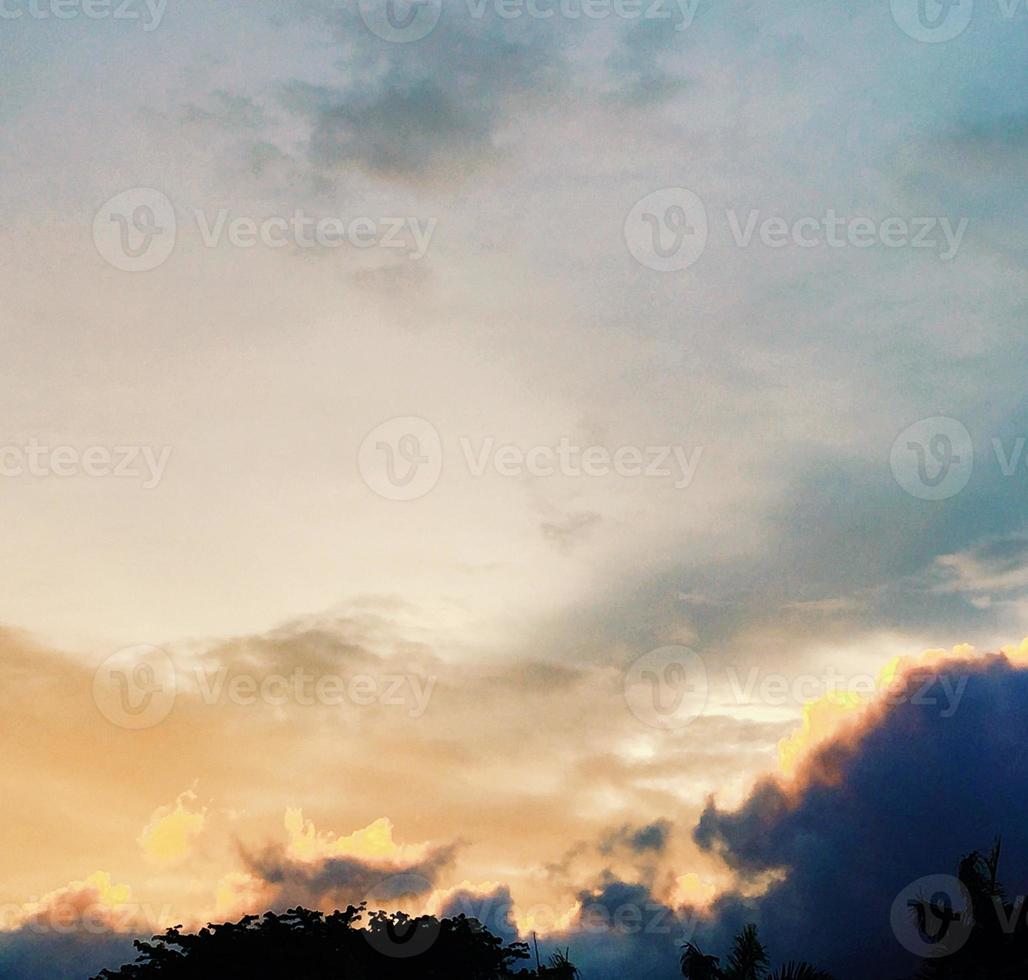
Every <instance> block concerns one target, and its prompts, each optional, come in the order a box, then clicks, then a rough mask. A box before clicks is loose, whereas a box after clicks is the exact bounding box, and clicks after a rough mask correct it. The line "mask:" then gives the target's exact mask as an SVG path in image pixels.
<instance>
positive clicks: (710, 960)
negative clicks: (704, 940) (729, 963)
mask: <svg viewBox="0 0 1028 980" xmlns="http://www.w3.org/2000/svg"><path fill="white" fill-rule="evenodd" d="M721 975H722V974H721V960H720V959H719V958H718V957H716V956H707V955H706V954H705V953H704V952H703V950H701V949H700V948H699V946H696V945H694V944H693V943H686V944H685V945H684V946H683V947H682V976H683V977H687V978H688V980H719V978H720V977H721Z"/></svg>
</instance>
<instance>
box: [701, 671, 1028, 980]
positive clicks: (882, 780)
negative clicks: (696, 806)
mask: <svg viewBox="0 0 1028 980" xmlns="http://www.w3.org/2000/svg"><path fill="white" fill-rule="evenodd" d="M929 676H930V675H921V674H917V673H916V672H915V674H912V675H911V676H910V680H909V681H908V684H907V687H906V691H907V692H908V693H911V694H912V693H914V692H917V691H921V690H922V689H923V696H922V697H920V698H919V699H918V700H920V701H924V702H930V701H931V700H932V699H933V697H934V698H935V699H936V700H937V701H938V703H935V704H932V703H923V704H917V703H913V702H912V703H906V704H902V705H892V706H886V707H884V708H882V709H879V710H877V711H876V712H875V713H874V714H872V716H871V717H870V719H869V722H868V723H867V724H866V727H864V728H863V729H862V730H861V732H860V734H859V736H858V737H845V738H842V737H840V738H838V739H836V740H835V741H832V742H830V743H828V744H827V745H826V746H825V747H823V748H822V749H821V750H820V751H818V752H817V753H816V754H815V755H814V756H813V757H812V759H811V761H810V765H809V768H808V769H807V770H806V772H805V774H804V775H803V776H802V779H803V782H802V784H801V786H800V788H799V790H798V791H797V790H795V788H785V787H783V786H782V785H780V784H779V783H778V782H776V781H775V780H773V779H767V780H764V781H763V782H761V783H759V784H758V785H757V787H756V788H755V789H754V791H753V792H752V794H751V795H750V797H749V799H748V800H747V801H746V802H745V804H744V805H743V806H742V807H741V808H740V809H739V810H737V811H734V812H725V811H722V810H720V809H718V807H717V806H716V804H715V803H714V802H711V803H709V804H708V806H707V808H706V811H705V812H704V813H703V815H702V817H701V819H700V822H699V825H698V826H697V828H696V830H695V832H694V837H695V839H696V841H697V843H699V844H700V845H701V846H702V847H704V848H706V849H708V850H711V851H716V852H717V853H719V854H721V855H722V856H723V857H724V859H725V860H726V861H727V862H728V863H729V864H730V865H731V866H732V867H734V868H736V869H737V870H738V871H740V872H741V873H742V874H743V875H744V876H752V875H754V874H758V873H762V872H770V871H780V872H784V878H783V879H782V880H780V881H779V882H778V883H777V884H775V885H773V886H772V887H771V889H770V890H769V891H768V892H767V893H766V894H765V895H764V896H763V897H761V898H759V899H756V900H750V901H747V900H745V899H742V898H740V897H738V896H727V897H725V898H723V899H722V900H721V901H720V902H719V903H718V905H717V908H716V910H715V913H714V918H713V920H712V922H713V925H712V927H711V929H710V934H709V935H708V936H706V937H705V939H707V940H709V942H710V945H711V946H712V947H718V948H720V947H723V946H724V944H725V943H726V942H727V940H728V938H729V936H730V935H731V933H732V932H733V931H734V930H735V929H737V928H738V927H739V926H740V925H742V924H743V923H744V922H746V921H756V922H758V923H759V925H760V927H761V930H762V934H763V937H764V939H765V940H766V941H767V943H768V944H769V946H770V947H771V948H772V950H773V952H774V953H775V956H776V957H777V958H781V959H784V958H790V957H800V956H802V957H803V958H806V959H810V960H814V961H817V962H819V963H821V964H823V965H824V966H825V967H826V968H828V969H829V970H831V971H832V972H833V973H835V974H836V975H837V976H838V977H839V978H841V980H851V978H852V980H857V978H864V977H868V976H891V975H897V976H898V975H901V974H903V973H904V972H907V973H909V971H910V969H911V968H912V967H913V966H914V964H913V963H912V962H911V961H910V958H909V956H907V954H905V953H904V952H903V950H902V948H901V947H900V945H899V944H898V942H897V941H896V939H895V937H894V936H893V934H892V932H891V928H890V921H889V913H890V909H891V905H892V902H893V901H894V899H895V898H896V896H897V895H898V894H899V893H900V892H901V890H902V889H903V888H904V887H906V886H907V885H909V884H910V883H911V882H913V881H915V880H917V879H919V878H921V877H924V876H926V875H931V874H951V873H953V871H954V870H955V868H956V863H957V861H958V860H959V858H960V857H961V856H963V855H964V854H966V853H968V852H969V851H971V850H973V849H975V848H978V847H985V846H987V845H988V844H989V843H990V842H991V841H992V839H993V838H994V837H995V835H996V834H1003V836H1004V865H1005V872H1006V874H1005V878H1006V881H1007V884H1008V885H1009V887H1010V891H1011V893H1012V894H1023V893H1024V887H1025V886H1026V885H1028V830H1026V829H1025V826H1024V820H1023V814H1024V813H1025V811H1026V809H1028V723H1026V721H1025V719H1026V718H1028V671H1023V670H1017V669H1015V668H1014V667H1013V666H1012V665H1011V664H1010V663H1009V662H1008V661H1007V660H1006V658H1004V657H990V658H989V659H988V660H986V661H978V662H975V663H971V662H959V661H955V662H952V663H949V664H947V665H946V667H945V668H944V669H943V671H942V673H940V674H939V675H938V679H936V680H935V681H934V682H933V684H930V685H929V686H928V687H927V688H925V687H924V684H925V682H926V680H928V679H929ZM943 678H945V679H947V680H948V681H949V682H950V683H951V684H953V683H958V682H959V681H960V680H961V679H962V678H967V686H966V690H965V692H964V694H963V697H962V699H961V701H960V704H959V708H958V710H957V711H956V712H955V713H954V714H953V715H952V716H951V717H943V714H944V713H943V712H942V711H940V708H939V703H942V702H941V698H942V695H941V680H942V679H943Z"/></svg>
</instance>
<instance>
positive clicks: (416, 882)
mask: <svg viewBox="0 0 1028 980" xmlns="http://www.w3.org/2000/svg"><path fill="white" fill-rule="evenodd" d="M455 853H456V845H452V844H451V845H444V846H440V847H438V848H434V849H433V850H431V851H430V852H429V853H428V854H427V855H426V856H425V857H424V858H423V859H422V860H420V861H415V862H410V863H407V864H404V865H400V866H391V867H389V868H383V867H382V866H381V865H376V864H372V863H369V862H366V861H361V860H359V859H358V858H351V857H337V858H336V857H332V858H324V859H321V860H318V861H313V862H306V861H296V860H294V859H292V858H290V857H289V856H288V855H287V854H286V853H285V851H284V850H283V849H282V848H280V847H269V848H267V849H265V850H264V851H262V852H260V853H259V854H247V853H246V852H245V851H244V853H243V859H244V861H245V863H246V866H247V870H248V871H249V872H250V874H252V875H255V876H256V877H257V878H259V879H260V880H261V881H262V882H263V883H264V884H265V885H267V886H269V888H270V890H271V891H270V894H271V897H270V899H269V902H268V904H269V906H270V907H271V908H272V909H273V910H276V911H277V910H281V909H286V908H289V907H291V906H295V905H302V906H305V907H307V908H315V909H323V910H324V909H337V908H345V907H346V906H347V905H357V904H359V903H360V902H363V901H368V902H369V904H372V905H377V906H379V907H383V908H385V907H388V906H389V904H390V903H397V904H402V902H400V901H399V900H400V899H402V898H403V897H404V896H415V897H427V895H428V893H429V892H430V891H431V890H432V889H433V888H434V887H435V886H436V885H437V883H438V879H439V875H440V873H441V872H442V871H445V870H446V869H447V868H448V867H449V866H450V865H451V864H452V862H453V858H454V855H455Z"/></svg>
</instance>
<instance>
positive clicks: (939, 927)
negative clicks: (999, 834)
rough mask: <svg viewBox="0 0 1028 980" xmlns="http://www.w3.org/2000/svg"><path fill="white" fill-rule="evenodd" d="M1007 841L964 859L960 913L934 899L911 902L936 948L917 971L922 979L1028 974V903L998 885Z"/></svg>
mask: <svg viewBox="0 0 1028 980" xmlns="http://www.w3.org/2000/svg"><path fill="white" fill-rule="evenodd" d="M1002 850H1003V847H1002V842H1001V841H1000V840H999V839H997V840H996V842H995V843H994V844H993V846H992V848H991V850H989V851H987V852H986V851H972V852H971V853H970V854H968V855H967V856H965V857H964V858H962V859H961V861H960V864H959V866H958V868H957V878H958V879H959V880H960V883H961V885H963V888H964V892H965V893H966V897H967V905H966V907H965V908H962V909H955V908H952V907H949V906H948V905H946V904H944V903H942V902H940V901H938V900H936V899H934V898H916V899H913V900H912V901H911V902H909V903H908V905H909V908H910V912H911V915H912V916H913V920H914V923H915V924H916V926H917V928H918V930H919V931H920V932H921V934H922V935H923V936H924V937H925V938H926V939H927V940H929V941H930V942H932V943H934V944H935V945H936V949H935V950H934V953H935V954H936V955H934V956H933V957H932V958H930V959H928V960H926V961H925V962H924V963H923V964H922V966H921V970H920V972H919V973H918V977H919V978H921V980H1009V978H1013V977H1022V978H1023V977H1025V976H1028V922H1026V920H1025V917H1024V915H1023V911H1024V899H1023V898H1018V899H1017V901H1016V902H1010V901H1008V900H1007V897H1006V893H1005V891H1004V889H1003V886H1002V885H1001V884H1000V882H999V863H1000V856H1001V854H1002Z"/></svg>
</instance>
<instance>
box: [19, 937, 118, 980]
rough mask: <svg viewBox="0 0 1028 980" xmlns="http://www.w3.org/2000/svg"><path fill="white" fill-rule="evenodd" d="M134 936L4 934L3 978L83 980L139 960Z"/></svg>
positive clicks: (20, 979)
mask: <svg viewBox="0 0 1028 980" xmlns="http://www.w3.org/2000/svg"><path fill="white" fill-rule="evenodd" d="M134 938H135V937H134V936H130V935H124V934H119V933H114V932H112V933H105V934H103V935H90V934H88V933H76V934H71V935H59V934H56V933H52V932H51V933H40V932H37V931H33V930H32V929H21V930H19V931H17V932H13V933H0V977H4V978H6V980H83V978H84V977H91V976H94V975H95V974H97V973H99V972H100V970H102V969H105V968H111V967H113V966H115V965H116V964H120V963H131V962H132V960H133V959H134V958H135V952H134V950H133V948H132V942H133V939H134Z"/></svg>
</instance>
